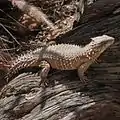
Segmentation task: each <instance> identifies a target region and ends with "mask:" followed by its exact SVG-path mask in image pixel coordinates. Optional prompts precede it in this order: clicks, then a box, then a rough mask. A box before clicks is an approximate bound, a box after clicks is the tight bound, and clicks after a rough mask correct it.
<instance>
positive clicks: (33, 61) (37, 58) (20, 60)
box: [6, 35, 114, 82]
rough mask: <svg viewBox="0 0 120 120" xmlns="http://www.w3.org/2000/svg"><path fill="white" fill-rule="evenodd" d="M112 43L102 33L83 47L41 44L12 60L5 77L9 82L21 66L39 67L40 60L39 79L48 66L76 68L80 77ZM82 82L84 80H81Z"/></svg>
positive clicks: (65, 68) (44, 74)
mask: <svg viewBox="0 0 120 120" xmlns="http://www.w3.org/2000/svg"><path fill="white" fill-rule="evenodd" d="M113 43H114V38H113V37H110V36H108V35H102V36H97V37H93V38H91V42H90V43H88V44H87V45H85V46H84V47H81V46H79V45H74V44H63V43H61V44H53V45H45V46H42V47H40V48H37V49H35V50H33V51H29V52H27V53H26V54H24V55H21V56H19V57H17V58H16V59H15V60H13V61H12V63H11V68H10V69H9V71H8V73H7V75H6V79H7V81H8V82H9V81H10V78H11V77H12V76H13V75H14V74H16V73H17V72H18V71H19V70H21V69H23V68H28V67H34V66H38V67H40V66H41V65H42V64H41V61H45V64H43V66H44V67H43V69H42V70H41V73H40V76H41V79H42V80H41V81H44V79H46V78H47V75H48V73H49V71H50V68H54V69H58V70H75V69H77V71H78V76H79V77H80V79H81V77H82V76H84V73H85V72H86V70H87V69H88V68H89V66H90V65H91V64H92V63H94V61H95V60H96V59H97V58H98V57H99V56H100V55H101V54H102V53H103V52H104V51H105V50H106V49H107V48H108V47H109V46H110V45H112V44H113ZM81 80H82V79H81ZM83 82H85V81H84V80H83Z"/></svg>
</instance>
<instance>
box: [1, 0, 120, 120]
mask: <svg viewBox="0 0 120 120" xmlns="http://www.w3.org/2000/svg"><path fill="white" fill-rule="evenodd" d="M119 7H120V2H119V0H98V1H96V2H95V3H94V4H93V5H91V7H90V8H88V10H87V11H88V12H87V11H86V16H85V17H84V18H85V19H83V23H82V24H81V25H80V26H79V27H78V28H75V29H74V30H72V31H70V32H69V33H67V34H65V35H64V36H61V37H60V38H58V39H57V42H58V43H61V42H62V43H75V44H81V43H84V44H86V43H87V42H89V38H91V37H94V36H98V35H103V34H107V35H109V36H113V37H115V39H116V41H115V44H114V45H112V46H111V47H110V48H109V49H108V50H107V51H106V52H105V53H104V54H103V55H102V56H101V60H102V61H101V62H100V63H99V64H94V65H92V67H91V68H90V69H89V70H88V73H87V76H88V78H89V79H90V81H92V84H89V86H83V85H82V84H81V83H80V80H79V78H78V77H77V74H76V71H65V72H63V71H56V70H55V71H51V73H50V74H49V76H48V79H49V81H50V83H49V86H48V87H45V88H44V87H39V85H38V83H39V82H40V77H39V76H37V75H36V74H35V73H34V74H27V73H23V74H20V75H19V76H18V77H16V78H15V79H13V80H12V81H11V82H10V83H9V84H7V85H6V86H5V87H4V92H2V94H3V96H4V97H3V98H1V99H0V119H1V120H14V119H19V120H34V119H37V120H38V119H39V120H59V119H60V120H90V119H91V120H106V119H109V120H119V119H120V94H119V93H120V81H119V80H120V75H119V73H120V63H119V59H120V54H119V46H120V42H119V39H120V34H119V33H120V15H119Z"/></svg>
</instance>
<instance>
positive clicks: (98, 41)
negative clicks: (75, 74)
mask: <svg viewBox="0 0 120 120" xmlns="http://www.w3.org/2000/svg"><path fill="white" fill-rule="evenodd" d="M113 43H114V38H113V37H110V36H107V35H103V36H98V37H95V38H92V41H91V42H90V43H89V44H88V45H86V46H85V51H86V52H85V55H86V57H87V59H88V60H87V61H88V62H86V63H85V64H83V65H82V66H81V67H82V69H83V70H84V72H85V71H86V70H87V68H88V67H89V66H90V65H91V64H92V63H93V62H94V61H95V60H96V59H97V58H98V57H99V56H100V55H101V53H103V52H104V51H105V50H106V49H107V48H108V47H109V46H110V45H111V44H113Z"/></svg>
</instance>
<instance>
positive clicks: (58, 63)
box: [47, 58, 80, 70]
mask: <svg viewBox="0 0 120 120" xmlns="http://www.w3.org/2000/svg"><path fill="white" fill-rule="evenodd" d="M47 61H48V62H49V63H50V65H51V67H52V68H54V69H59V70H74V69H77V68H78V67H79V66H80V61H79V60H76V59H72V60H69V59H68V60H65V59H60V58H59V59H54V60H53V59H52V60H51V59H49V60H47Z"/></svg>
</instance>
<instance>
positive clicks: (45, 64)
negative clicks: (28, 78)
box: [39, 61, 50, 86]
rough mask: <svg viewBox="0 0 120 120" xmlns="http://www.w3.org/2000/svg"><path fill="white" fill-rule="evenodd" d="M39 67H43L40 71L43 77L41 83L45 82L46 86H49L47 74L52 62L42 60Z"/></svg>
mask: <svg viewBox="0 0 120 120" xmlns="http://www.w3.org/2000/svg"><path fill="white" fill-rule="evenodd" d="M39 67H41V68H42V70H41V71H40V77H41V81H40V85H42V84H43V85H44V86H47V85H48V79H47V76H48V73H49V71H50V64H49V63H48V62H47V61H42V62H41V63H40V65H39Z"/></svg>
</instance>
